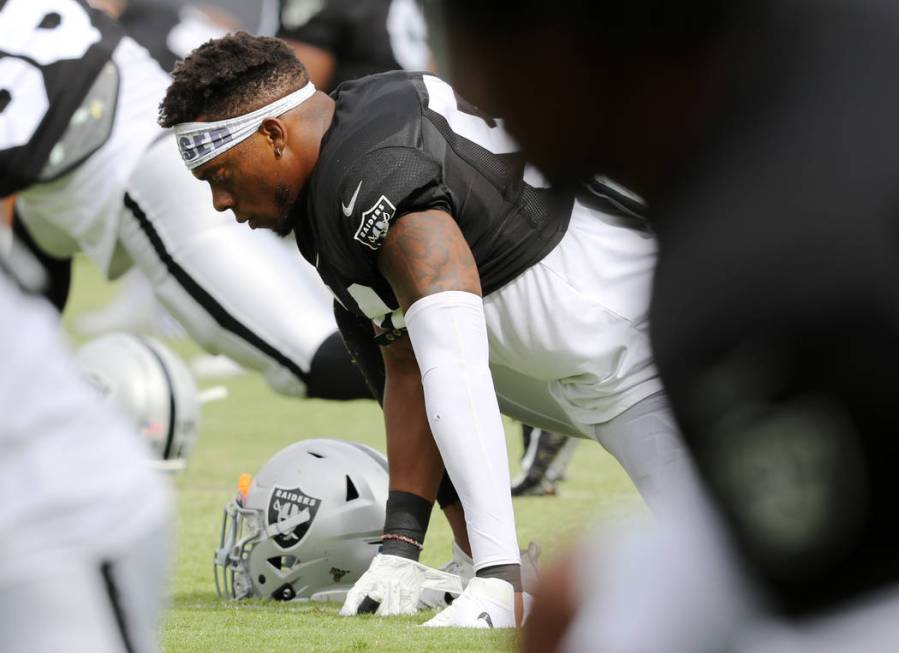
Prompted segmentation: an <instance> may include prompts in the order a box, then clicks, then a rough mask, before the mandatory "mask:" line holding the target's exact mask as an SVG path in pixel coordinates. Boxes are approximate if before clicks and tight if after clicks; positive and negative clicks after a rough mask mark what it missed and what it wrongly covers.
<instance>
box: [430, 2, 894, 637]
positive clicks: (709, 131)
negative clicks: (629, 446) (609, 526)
mask: <svg viewBox="0 0 899 653" xmlns="http://www.w3.org/2000/svg"><path fill="white" fill-rule="evenodd" d="M444 7H445V10H446V13H445V16H446V18H447V19H448V26H449V28H450V29H449V39H448V40H449V41H450V42H451V44H452V45H454V47H453V49H452V50H453V55H454V62H455V64H456V65H455V67H454V71H455V72H456V74H457V77H458V80H457V82H458V84H459V85H460V88H462V89H464V92H466V93H469V94H470V95H471V97H473V98H475V99H476V101H481V102H484V103H485V104H486V105H487V106H489V107H490V108H491V109H494V110H496V111H498V112H499V113H500V114H501V115H504V116H505V117H506V118H507V125H508V126H509V128H510V130H511V131H512V132H513V135H514V136H515V137H516V138H517V139H518V140H519V142H520V143H522V146H523V147H524V149H525V151H526V152H527V154H528V156H529V157H530V158H531V160H533V161H535V162H536V163H537V164H538V165H539V166H540V167H541V169H542V170H543V171H544V172H545V173H546V174H548V175H549V176H550V177H551V178H552V179H553V180H554V181H557V182H559V183H563V184H564V183H566V182H567V183H572V182H576V181H578V180H580V179H583V178H585V177H586V176H589V175H590V174H591V173H592V172H593V171H595V170H605V171H609V172H610V174H612V175H614V176H615V177H616V178H617V179H620V180H621V181H622V182H624V183H626V184H628V186H630V187H633V188H635V189H636V190H637V191H638V192H640V193H641V195H643V196H645V197H646V199H647V200H648V202H649V204H650V206H652V207H653V214H652V222H653V225H654V228H655V231H656V233H657V234H658V237H659V243H660V258H659V265H658V268H657V272H656V277H655V286H654V297H653V304H652V313H651V324H652V336H653V346H654V350H655V354H656V359H657V361H658V363H659V367H660V371H661V374H662V379H663V381H664V383H665V387H666V390H667V391H668V392H669V394H670V396H671V399H672V405H673V408H674V410H675V414H676V415H677V417H678V420H679V423H680V424H681V426H682V429H683V432H684V434H685V437H686V439H687V442H688V444H689V445H690V447H691V449H692V451H693V452H694V454H695V457H696V459H697V461H698V463H699V465H700V467H701V471H702V473H703V475H704V477H705V479H706V480H707V481H708V484H709V487H710V488H711V489H712V490H713V495H714V498H715V501H716V503H717V505H718V506H719V507H721V508H722V509H723V516H724V535H723V536H715V528H714V526H713V527H712V528H711V529H710V530H703V529H702V528H699V526H701V525H697V528H692V529H691V527H690V526H689V525H690V523H691V519H690V518H689V516H688V515H685V518H684V519H682V520H681V523H680V524H679V525H674V526H672V525H668V526H666V528H664V529H662V530H660V531H659V532H658V535H657V538H656V539H655V544H649V543H648V542H649V540H644V541H645V542H647V545H646V548H645V549H644V550H643V551H642V552H640V551H635V550H634V549H633V548H630V550H628V548H627V547H624V548H622V549H621V551H620V552H621V555H622V556H623V559H624V560H628V559H629V564H619V565H616V564H614V562H613V563H612V564H608V565H598V564H596V565H594V564H593V562H596V561H597V560H598V556H596V557H594V554H589V555H587V556H586V557H582V558H580V561H579V562H578V563H576V565H575V566H574V567H573V569H572V573H570V574H569V575H568V578H569V580H572V579H574V578H575V577H577V578H579V579H582V581H583V582H578V583H576V585H575V587H577V588H580V589H579V590H578V591H579V592H580V594H581V598H582V600H583V601H584V603H583V607H582V610H581V613H580V615H579V616H578V617H577V619H576V621H575V622H574V624H573V626H572V628H571V629H570V631H569V635H568V639H567V640H565V641H564V642H563V643H564V644H565V645H566V646H567V650H595V648H599V649H600V650H602V649H603V647H604V646H605V647H606V648H607V649H608V650H629V651H650V650H652V651H655V650H664V651H675V650H684V651H697V650H716V651H717V650H743V649H744V648H745V649H746V650H768V651H772V650H794V651H795V650H799V651H807V650H814V651H822V650H853V651H861V650H865V651H868V650H889V649H891V648H892V647H893V644H894V643H895V641H896V639H895V624H896V623H899V621H897V619H896V616H895V613H896V612H897V606H899V603H897V601H896V599H895V588H896V581H897V580H899V557H897V556H896V555H895V552H896V550H897V547H899V534H897V522H896V519H895V509H894V508H895V498H896V496H899V477H897V475H896V474H895V470H894V466H895V465H894V461H895V460H896V458H897V454H899V451H897V449H899V441H897V439H896V438H895V437H894V434H895V433H896V432H897V428H899V414H897V412H896V410H895V393H896V388H897V387H899V344H897V343H899V281H897V280H899V256H897V253H899V252H897V231H896V211H897V204H896V199H895V198H896V180H897V176H899V123H897V121H896V120H895V116H896V114H897V111H899V89H897V87H896V85H895V83H893V81H892V80H893V78H894V73H895V70H894V68H895V67H894V65H893V62H894V61H896V59H897V56H899V38H897V37H899V11H897V8H896V7H895V5H894V4H892V3H885V2H879V1H877V0H862V1H860V2H844V1H840V0H827V1H825V2H815V3H808V2H804V1H802V0H796V1H778V2H723V1H719V0H690V1H687V2H682V3H676V4H674V3H666V2H662V1H661V0H658V1H657V0H645V1H642V2H632V3H610V2H593V3H575V2H552V3H550V2H543V1H541V0H533V1H526V2H514V3H513V2H493V3H477V2H472V1H467V0H462V1H461V2H452V3H450V2H447V3H444ZM523 61H527V65H522V62H523ZM471 62H477V65H476V66H473V65H469V64H470V63H471ZM550 74H551V75H553V76H554V79H555V80H556V81H557V82H558V84H559V85H560V86H561V87H563V88H565V89H567V92H566V93H564V94H560V93H557V92H555V91H554V90H553V89H551V88H548V87H546V86H543V85H541V84H540V83H539V82H538V80H542V79H545V78H547V76H549V75H550ZM547 116H564V120H554V119H549V120H547ZM690 532H692V535H690V536H687V535H685V533H690ZM703 532H705V533H707V534H708V535H709V536H708V537H699V538H698V540H697V534H701V533H703ZM725 537H726V538H727V539H723V538H725ZM730 540H732V541H733V542H735V543H736V544H737V549H736V550H737V552H738V554H739V555H738V558H737V559H739V560H740V562H739V564H737V563H734V562H733V560H732V555H731V553H730V551H729V548H728V547H729V541H730ZM726 542H728V544H725V543H726ZM587 548H588V549H592V550H595V549H596V545H595V544H594V546H592V547H587ZM612 548H614V547H612ZM710 552H712V553H710ZM716 552H717V553H716ZM628 556H629V558H628ZM611 557H612V559H613V560H614V556H611ZM591 560H593V562H591ZM662 561H667V564H663V563H662ZM585 568H590V569H594V570H600V571H596V572H595V573H584V569H585ZM739 568H745V569H746V571H747V572H748V575H749V577H750V578H751V582H752V583H753V584H754V585H755V586H756V587H757V591H758V592H759V593H760V595H761V596H762V598H763V600H764V601H765V605H766V606H767V609H768V610H770V611H771V612H773V613H774V614H775V615H777V617H778V618H782V619H784V620H783V621H773V622H768V623H767V625H766V626H763V627H762V628H761V629H760V631H755V633H754V634H750V635H745V634H744V633H742V632H741V630H743V629H744V628H747V627H748V629H749V630H753V629H752V627H751V621H752V620H753V619H758V620H762V621H764V613H762V612H760V611H758V610H754V609H753V608H754V606H753V599H752V598H751V594H749V593H748V592H746V591H741V590H740V589H739V586H740V583H739V582H738V581H737V582H736V584H735V583H734V582H732V580H733V579H734V578H735V577H738V576H739V572H738V571H737V569H739ZM616 569H617V570H618V573H620V572H621V570H622V569H628V570H630V571H631V572H632V573H631V574H630V580H629V581H628V580H622V582H621V583H613V582H608V583H607V582H605V581H606V580H608V579H610V578H612V577H614V576H615V574H616V571H615V570H616ZM685 570H694V571H695V574H694V575H692V576H691V574H689V573H688V574H684V573H682V572H683V571H685ZM602 573H605V574H606V575H607V576H608V578H604V577H603V575H602ZM626 575H627V574H621V577H622V578H623V577H624V576H626ZM560 578H561V576H556V581H558V582H556V585H557V587H556V589H559V587H558V586H561V585H564V583H562V582H561V581H559V579H560ZM647 578H651V579H652V580H651V581H650V582H649V583H647V582H646V579H647ZM694 578H695V580H694ZM694 582H695V583H696V584H701V585H702V587H703V588H704V589H703V591H699V592H695V593H693V592H690V591H688V589H689V588H690V587H691V584H692V583H694ZM628 585H630V586H631V587H645V588H651V589H652V590H653V591H647V592H645V593H643V595H642V596H636V595H635V593H630V594H619V595H612V594H611V593H610V594H609V595H606V594H605V593H604V589H605V588H613V587H614V588H619V589H620V588H622V587H627V586H628ZM568 589H569V590H571V589H572V587H571V586H569V588H568ZM625 597H627V598H625ZM709 599H712V600H709ZM566 603H567V601H565V600H563V599H562V598H560V595H559V594H558V593H554V592H550V593H548V594H547V596H546V601H545V602H544V603H543V607H542V610H541V609H539V608H538V610H537V616H538V617H539V615H540V614H541V613H542V614H545V615H549V614H553V613H555V614H556V616H557V617H561V618H560V619H556V624H557V625H560V623H561V624H564V621H565V620H566V619H569V618H571V614H570V612H569V613H568V614H565V611H564V610H561V611H560V610H559V608H560V606H564V605H565V604H566ZM569 605H570V606H571V607H574V604H569ZM673 605H676V606H677V608H678V609H677V611H675V614H676V618H668V617H670V616H671V612H670V610H669V608H670V606H673ZM741 610H742V611H744V613H748V614H749V616H748V617H747V616H746V615H745V614H744V617H745V618H738V617H739V614H740V612H741ZM560 612H561V613H562V614H560ZM637 615H639V619H640V621H641V622H642V623H652V624H653V625H654V627H653V628H651V629H648V628H645V627H638V626H637ZM727 615H730V617H728V616H727ZM611 616H616V618H614V619H612V618H609V617H611ZM786 619H789V620H786ZM537 624H543V627H542V628H541V627H539V626H538V625H537ZM611 624H618V627H617V628H615V627H612V626H611ZM625 625H627V626H630V627H629V628H628V627H622V626H625ZM547 632H550V629H548V628H547V627H546V621H543V620H541V619H538V620H537V621H536V623H535V628H534V630H533V631H532V632H531V633H530V635H531V638H532V639H528V640H526V643H528V645H529V646H530V647H531V650H535V651H536V650H540V651H547V650H552V645H558V644H559V643H560V642H559V640H558V639H557V640H556V641H555V642H553V643H550V642H547V641H546V640H545V639H541V635H542V634H545V633H547ZM553 632H555V634H556V635H559V634H560V632H562V631H561V629H560V628H557V629H556V630H555V631H553ZM607 637H608V638H609V639H606V638H607ZM890 642H892V643H890ZM551 644H552V645H551Z"/></svg>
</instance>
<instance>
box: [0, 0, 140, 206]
mask: <svg viewBox="0 0 899 653" xmlns="http://www.w3.org/2000/svg"><path fill="white" fill-rule="evenodd" d="M122 34H123V32H122V30H121V28H120V27H119V26H118V25H116V24H115V23H114V22H113V21H112V20H111V19H109V18H108V17H107V16H106V15H105V14H103V13H102V12H99V11H96V10H93V9H90V8H89V7H88V6H87V5H86V4H85V3H84V2H83V1H82V0H0V197H3V196H6V195H10V194H12V193H15V192H17V191H19V190H21V189H23V188H25V187H27V186H30V185H31V184H33V183H34V182H35V181H37V180H38V179H39V177H40V174H41V171H42V169H43V168H44V166H45V164H46V163H47V160H48V157H50V153H51V150H53V148H54V146H55V145H56V144H57V143H58V142H59V141H60V138H61V137H62V136H63V134H64V133H65V132H66V129H67V128H68V126H69V123H70V122H71V121H72V119H73V115H74V114H75V113H76V111H78V110H79V108H80V107H81V105H82V102H83V100H84V99H85V97H86V96H87V95H88V93H89V92H90V91H91V89H92V87H93V86H94V82H95V80H97V78H98V76H100V74H101V71H103V70H104V67H106V65H107V63H108V62H109V61H110V57H111V55H112V52H113V50H114V49H115V47H116V45H117V44H118V42H119V41H120V40H121V38H122ZM113 76H114V75H113ZM100 95H102V93H100ZM98 101H99V100H98ZM113 108H114V104H113V105H112V106H104V112H105V114H106V116H109V115H110V114H111V112H112V110H113ZM107 109H108V111H107ZM97 111H99V109H98V110H97ZM95 113H96V112H95ZM84 117H85V119H90V118H92V115H91V113H90V108H88V113H87V114H86V115H85V116H84ZM101 144H102V142H99V143H98V142H91V144H90V146H89V147H88V148H87V151H84V152H81V153H80V156H79V157H78V158H76V159H74V160H71V158H70V159H67V164H68V165H66V166H64V167H63V166H58V167H59V169H58V170H55V171H54V174H55V176H59V175H60V174H64V173H65V172H66V171H67V170H70V169H71V168H72V167H74V166H75V165H77V163H79V162H80V161H81V160H84V158H85V157H86V156H89V154H90V153H91V152H92V151H94V150H96V149H97V147H99V146H100V145H101ZM63 158H65V157H63ZM42 180H43V181H46V180H47V179H46V178H43V179H42Z"/></svg>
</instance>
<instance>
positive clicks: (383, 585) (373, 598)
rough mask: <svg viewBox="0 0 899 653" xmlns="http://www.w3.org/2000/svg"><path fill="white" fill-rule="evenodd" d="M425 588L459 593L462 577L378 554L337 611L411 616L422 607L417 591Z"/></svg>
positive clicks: (419, 591) (347, 613) (350, 613)
mask: <svg viewBox="0 0 899 653" xmlns="http://www.w3.org/2000/svg"><path fill="white" fill-rule="evenodd" d="M425 587H427V588H429V589H442V590H443V591H446V592H450V593H452V594H460V593H461V592H462V580H461V579H460V578H459V577H458V576H456V575H454V574H448V573H446V572H443V571H440V570H437V569H432V568H431V567H427V566H425V565H423V564H421V563H419V562H416V561H414V560H408V559H406V558H401V557H399V556H394V555H384V554H378V555H377V556H375V559H374V560H372V563H371V565H370V566H369V568H368V571H366V572H365V573H364V574H362V577H361V578H359V580H357V581H356V584H355V585H353V589H351V590H350V591H349V593H348V594H347V597H346V601H345V602H344V604H343V607H342V608H341V609H340V614H341V616H344V617H349V616H352V615H356V614H378V615H381V616H384V617H386V616H390V615H401V614H407V615H412V614H415V613H417V612H418V610H419V609H420V608H421V607H422V606H421V604H420V599H421V591H422V589H423V588H425Z"/></svg>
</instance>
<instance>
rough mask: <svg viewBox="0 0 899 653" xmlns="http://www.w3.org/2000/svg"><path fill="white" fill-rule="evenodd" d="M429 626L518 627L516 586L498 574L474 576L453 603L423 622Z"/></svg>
mask: <svg viewBox="0 0 899 653" xmlns="http://www.w3.org/2000/svg"><path fill="white" fill-rule="evenodd" d="M422 626H425V627H427V628H515V590H514V589H512V584H511V583H508V582H506V581H504V580H500V579H499V578H477V577H475V578H472V579H471V580H470V581H469V582H468V587H466V588H465V591H464V592H462V594H460V595H459V597H458V598H457V599H456V600H455V601H453V603H452V605H450V606H449V607H448V608H446V609H445V610H443V611H442V612H440V613H438V614H437V615H435V616H434V617H432V618H431V619H430V620H428V621H426V622H425V623H423V624H422Z"/></svg>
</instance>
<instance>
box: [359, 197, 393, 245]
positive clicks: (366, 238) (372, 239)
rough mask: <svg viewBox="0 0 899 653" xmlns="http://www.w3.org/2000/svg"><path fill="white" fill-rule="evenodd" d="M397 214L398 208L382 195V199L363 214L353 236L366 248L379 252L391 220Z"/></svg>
mask: <svg viewBox="0 0 899 653" xmlns="http://www.w3.org/2000/svg"><path fill="white" fill-rule="evenodd" d="M394 213H396V207H395V206H394V205H393V204H392V203H391V201H390V200H389V199H387V198H386V197H384V196H383V195H381V197H380V199H379V200H378V201H377V202H375V205H374V206H373V207H371V208H370V209H369V210H368V211H365V212H364V213H363V214H362V222H361V223H360V224H359V228H358V229H356V235H355V236H353V238H355V239H356V240H358V241H359V242H360V243H362V244H363V245H365V246H366V247H370V248H371V249H373V250H375V251H377V250H378V249H380V248H381V242H382V241H383V240H384V237H385V236H386V235H387V230H388V229H389V228H390V220H391V218H393V214H394Z"/></svg>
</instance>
